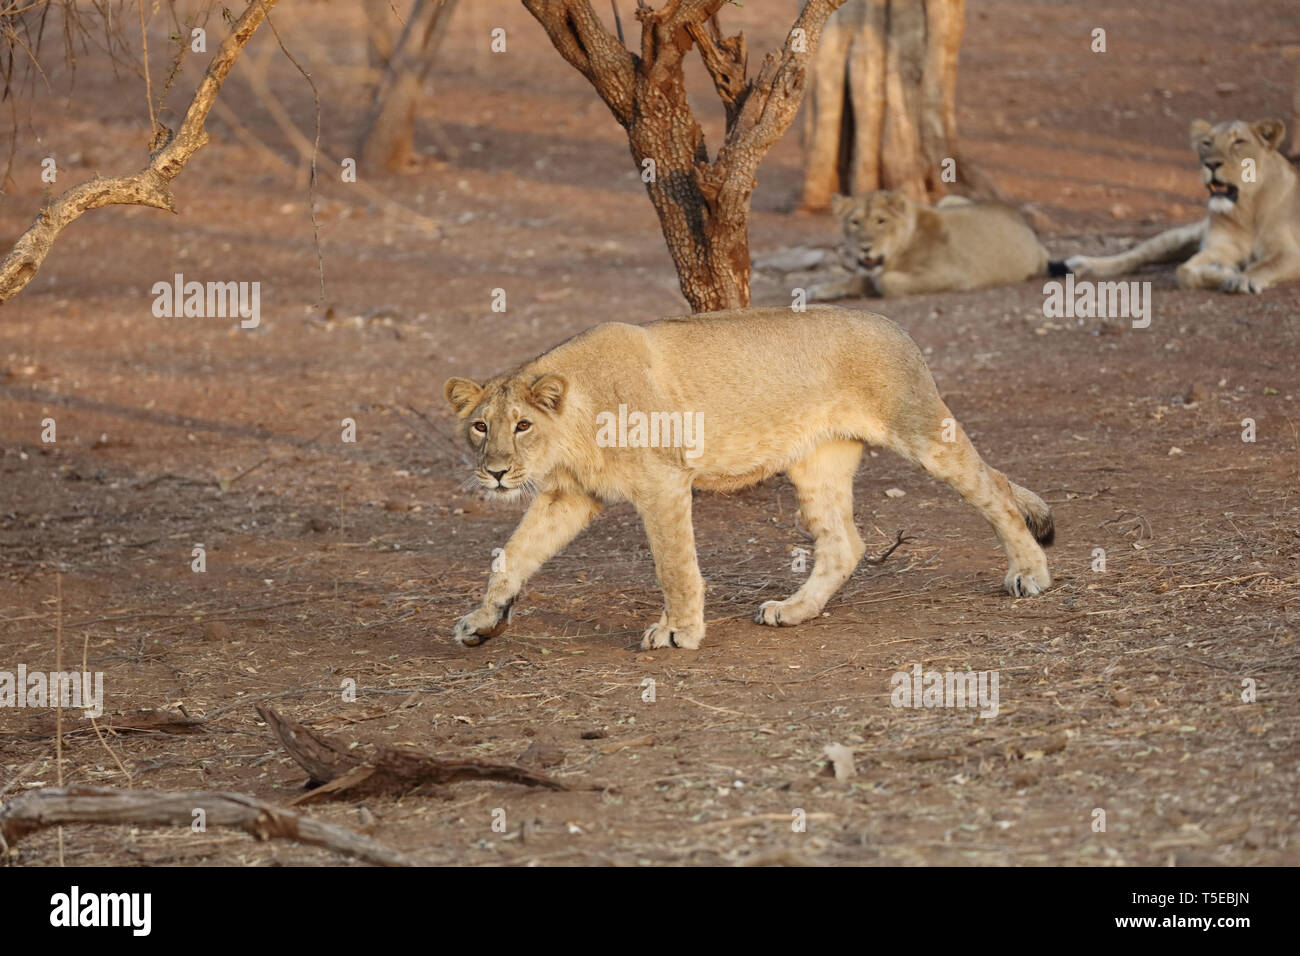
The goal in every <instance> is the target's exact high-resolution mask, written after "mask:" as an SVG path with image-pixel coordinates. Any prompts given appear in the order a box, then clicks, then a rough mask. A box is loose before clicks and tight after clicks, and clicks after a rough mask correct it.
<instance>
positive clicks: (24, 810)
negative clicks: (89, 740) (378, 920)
mask: <svg viewBox="0 0 1300 956" xmlns="http://www.w3.org/2000/svg"><path fill="white" fill-rule="evenodd" d="M195 810H203V811H204V817H205V819H204V822H205V825H206V826H221V827H236V828H238V829H240V830H243V831H244V832H245V833H247V834H249V835H251V836H252V837H253V838H254V839H257V840H272V839H280V840H295V841H297V842H299V843H307V844H310V845H312V846H319V847H324V848H325V849H327V850H333V851H334V852H335V853H340V854H342V855H344V856H349V857H355V858H356V859H358V860H362V861H364V862H366V863H374V864H377V865H379V866H415V865H417V863H418V861H416V860H415V859H413V858H412V857H409V856H407V855H406V854H404V853H401V852H399V851H397V850H394V849H392V848H391V847H387V846H384V845H383V844H382V843H377V842H375V841H374V840H372V839H370V838H369V837H366V836H362V835H361V834H360V833H355V832H353V831H352V830H349V829H347V828H346V827H340V826H335V825H334V824H332V823H322V822H321V821H319V820H313V819H311V818H310V817H306V816H303V815H302V814H299V813H295V812H293V811H292V810H285V809H283V808H281V807H276V806H272V805H271V804H269V803H263V802H262V801H261V800H256V799H254V798H253V797H249V796H246V795H244V794H242V793H224V792H221V791H216V790H189V791H182V792H177V793H167V792H164V791H160V790H115V789H113V788H111V787H45V788H43V789H41V790H33V791H31V792H30V793H25V794H22V795H21V796H18V797H15V798H14V799H13V800H10V801H9V802H8V803H7V804H5V805H4V806H3V807H0V853H3V852H5V851H7V850H8V848H9V847H11V846H13V845H14V844H16V843H17V842H18V841H19V840H21V839H22V838H23V837H25V836H27V835H28V834H29V833H35V832H36V831H37V830H44V829H48V828H49V827H55V826H61V825H65V824H74V823H99V824H109V825H129V826H170V827H184V828H185V829H186V830H188V829H189V827H190V826H191V824H192V823H193V822H194V820H195V817H194V811H195Z"/></svg>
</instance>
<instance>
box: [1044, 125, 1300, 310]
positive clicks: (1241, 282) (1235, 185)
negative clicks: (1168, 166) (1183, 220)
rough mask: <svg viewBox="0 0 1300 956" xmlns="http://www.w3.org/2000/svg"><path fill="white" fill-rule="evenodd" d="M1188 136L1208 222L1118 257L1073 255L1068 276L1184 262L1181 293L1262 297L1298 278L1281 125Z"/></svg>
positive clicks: (1294, 206)
mask: <svg viewBox="0 0 1300 956" xmlns="http://www.w3.org/2000/svg"><path fill="white" fill-rule="evenodd" d="M1191 132H1192V148H1193V149H1194V150H1196V155H1197V157H1198V158H1199V159H1200V163H1201V181H1202V182H1203V183H1205V188H1206V189H1207V190H1208V191H1209V194H1210V199H1209V213H1208V215H1207V216H1206V218H1204V219H1202V220H1201V221H1200V222H1196V223H1192V224H1191V225H1188V226H1178V227H1176V228H1174V229H1170V230H1168V231H1166V232H1162V233H1160V235H1158V236H1154V237H1153V238H1151V239H1148V240H1146V241H1145V242H1142V243H1139V244H1138V245H1136V246H1134V247H1133V248H1132V249H1130V250H1128V251H1127V252H1122V253H1119V254H1118V255H1113V256H1073V257H1071V258H1069V259H1066V260H1065V263H1064V265H1065V268H1066V269H1067V270H1069V271H1070V272H1073V273H1075V274H1076V275H1080V276H1088V275H1091V276H1100V277H1109V276H1118V275H1125V274H1127V273H1130V272H1134V271H1136V270H1137V269H1139V268H1141V267H1142V266H1145V265H1149V264H1151V263H1155V262H1174V261H1181V260H1184V259H1185V260H1186V261H1185V262H1183V264H1182V265H1180V266H1179V267H1178V271H1177V273H1176V279H1177V281H1178V284H1179V285H1180V286H1183V287H1184V288H1188V289H1221V290H1223V291H1224V292H1263V291H1264V290H1265V289H1267V288H1268V287H1269V286H1272V285H1277V284H1278V283H1280V282H1294V281H1295V280H1297V279H1300V177H1298V176H1297V175H1296V171H1295V169H1294V167H1292V165H1291V164H1290V163H1289V162H1288V161H1287V160H1286V158H1285V157H1283V156H1282V155H1281V154H1280V153H1279V152H1278V146H1279V144H1281V142H1282V136H1283V133H1284V132H1285V128H1284V127H1283V124H1282V121H1281V120H1275V119H1272V120H1259V121H1258V122H1255V123H1245V122H1242V121H1240V120H1233V121H1229V122H1224V123H1220V124H1218V125H1217V126H1211V125H1210V124H1209V123H1207V122H1206V121H1205V120H1197V121H1196V122H1194V123H1192V130H1191ZM1189 256H1190V257H1191V258H1188V257H1189Z"/></svg>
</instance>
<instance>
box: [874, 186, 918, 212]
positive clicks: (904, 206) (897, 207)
mask: <svg viewBox="0 0 1300 956" xmlns="http://www.w3.org/2000/svg"><path fill="white" fill-rule="evenodd" d="M880 196H881V198H882V199H884V200H885V208H886V209H892V210H893V211H894V212H900V213H902V212H907V210H908V208H909V207H911V205H912V199H911V197H910V196H908V195H907V193H904V192H899V191H898V190H895V189H882V190H881V191H880Z"/></svg>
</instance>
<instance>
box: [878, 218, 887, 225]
mask: <svg viewBox="0 0 1300 956" xmlns="http://www.w3.org/2000/svg"><path fill="white" fill-rule="evenodd" d="M884 224H885V220H883V219H877V220H876V225H877V226H883V225H884Z"/></svg>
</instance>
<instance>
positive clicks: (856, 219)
mask: <svg viewBox="0 0 1300 956" xmlns="http://www.w3.org/2000/svg"><path fill="white" fill-rule="evenodd" d="M831 211H832V212H833V213H834V214H835V218H837V219H838V220H839V221H840V228H841V229H842V230H843V232H844V243H843V245H842V246H841V253H840V254H841V257H842V259H843V264H844V267H845V268H846V269H848V270H849V271H850V272H852V273H855V275H854V276H853V277H852V278H850V279H848V280H846V281H843V282H828V283H823V284H821V285H818V286H814V287H813V288H812V289H811V290H809V297H810V298H812V299H814V300H826V299H834V298H845V297H848V296H854V295H864V294H866V293H868V292H869V291H871V290H872V289H874V290H875V291H876V292H877V293H878V294H880V295H882V296H885V297H887V298H888V297H894V296H900V295H916V294H919V293H925V292H952V291H959V290H963V289H981V288H984V287H986V286H994V285H1006V284H1008V283H1012V282H1020V281H1022V280H1024V279H1028V278H1030V277H1031V276H1041V275H1046V273H1047V251H1046V250H1045V249H1044V248H1043V247H1042V245H1041V244H1040V243H1039V242H1038V237H1037V236H1035V235H1034V231H1033V229H1031V228H1030V227H1029V226H1028V224H1026V222H1025V221H1024V220H1023V219H1022V218H1021V217H1020V214H1019V213H1017V212H1016V211H1015V210H1014V209H1012V208H1011V207H1010V206H1005V205H1003V204H1002V203H996V202H971V201H970V200H967V199H963V198H961V197H959V196H948V197H945V198H944V199H942V200H940V202H939V204H938V205H937V206H935V207H934V208H931V207H929V206H923V205H921V204H920V203H917V202H914V201H913V200H911V199H909V198H908V197H907V196H905V195H903V194H902V193H900V192H890V191H888V190H880V191H877V192H872V193H868V194H866V195H865V196H859V197H857V198H851V197H848V196H835V197H834V198H832V199H831Z"/></svg>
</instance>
